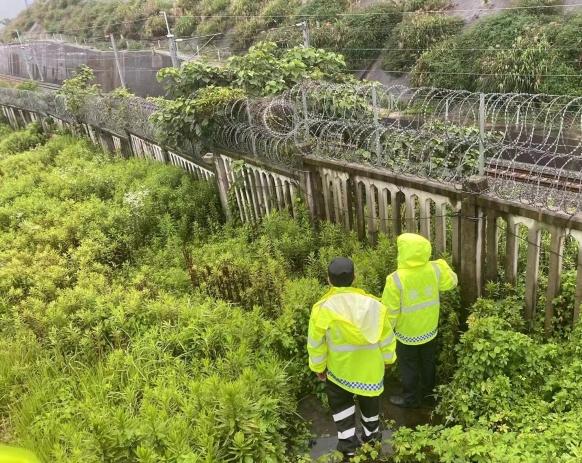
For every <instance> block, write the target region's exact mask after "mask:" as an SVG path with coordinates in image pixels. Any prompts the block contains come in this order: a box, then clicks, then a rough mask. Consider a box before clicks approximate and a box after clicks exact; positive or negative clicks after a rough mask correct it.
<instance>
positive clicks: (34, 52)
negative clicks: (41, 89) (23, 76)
mask: <svg viewBox="0 0 582 463" xmlns="http://www.w3.org/2000/svg"><path fill="white" fill-rule="evenodd" d="M29 47H30V52H31V54H32V60H33V61H34V64H35V66H36V69H37V70H38V75H39V76H40V81H41V82H44V75H43V74H42V69H41V67H40V64H39V63H38V58H37V57H36V51H35V49H34V47H33V46H32V45H29Z"/></svg>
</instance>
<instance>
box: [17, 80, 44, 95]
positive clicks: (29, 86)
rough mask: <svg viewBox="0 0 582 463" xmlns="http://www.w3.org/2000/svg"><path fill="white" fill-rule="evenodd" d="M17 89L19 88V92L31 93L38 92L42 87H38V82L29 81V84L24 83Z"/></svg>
mask: <svg viewBox="0 0 582 463" xmlns="http://www.w3.org/2000/svg"><path fill="white" fill-rule="evenodd" d="M15 88H17V89H18V90H28V91H30V92H37V91H38V90H39V88H40V87H39V85H38V82H35V81H33V80H29V81H27V82H22V83H21V84H18V85H17V86H16V87H15Z"/></svg>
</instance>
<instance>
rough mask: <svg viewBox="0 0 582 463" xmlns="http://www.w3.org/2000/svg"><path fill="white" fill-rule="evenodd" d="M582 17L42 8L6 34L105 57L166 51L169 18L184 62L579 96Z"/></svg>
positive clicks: (126, 5) (468, 4)
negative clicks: (324, 62) (274, 65)
mask: <svg viewBox="0 0 582 463" xmlns="http://www.w3.org/2000/svg"><path fill="white" fill-rule="evenodd" d="M581 6H582V5H581V4H579V3H575V0H566V3H565V4H564V5H562V4H561V3H559V0H489V1H488V2H487V3H486V4H482V0H400V1H398V2H396V1H385V0H384V1H378V0H308V1H306V0H175V1H174V0H103V1H95V0H44V1H42V0H39V1H38V2H37V3H35V4H34V6H33V7H31V8H30V9H29V10H28V11H26V12H23V13H22V14H21V15H20V16H19V17H18V18H16V19H15V20H14V21H12V23H11V24H9V25H8V26H7V28H6V30H5V33H4V40H10V37H11V35H12V34H13V33H14V31H15V30H16V29H18V30H20V31H27V32H29V37H30V38H31V39H32V38H34V37H36V36H37V34H38V33H39V32H41V31H45V32H47V33H57V34H64V35H65V38H66V36H69V37H70V40H75V39H77V40H81V39H84V40H86V41H87V43H97V44H101V46H105V47H109V43H108V41H109V39H108V37H107V34H111V33H113V34H115V35H116V36H117V37H119V43H118V46H119V47H120V48H128V49H131V48H133V49H148V48H151V46H152V45H153V44H158V46H159V47H161V48H162V49H165V47H166V45H165V35H166V33H167V31H166V25H165V21H164V18H163V16H162V15H161V14H160V13H161V12H162V11H164V12H167V14H168V20H169V22H170V27H171V28H172V30H173V32H174V33H175V34H176V36H177V37H179V38H180V42H179V48H180V51H181V52H183V53H185V54H186V55H185V56H187V57H188V56H189V57H194V56H196V55H197V53H198V51H199V50H200V49H203V52H208V51H209V52H208V53H207V56H210V57H213V58H214V59H216V58H217V57H218V59H219V60H220V58H221V57H225V56H232V55H239V54H242V53H244V52H246V51H247V50H248V48H249V47H250V46H252V45H253V44H255V43H256V42H258V41H263V40H270V41H273V42H276V43H277V44H278V45H279V47H280V48H291V47H294V46H297V45H301V44H303V43H304V36H303V30H302V27H301V24H302V23H303V22H306V23H307V24H308V28H309V36H310V45H311V46H314V47H318V48H323V49H326V50H330V51H334V52H337V53H340V54H342V55H344V56H345V58H346V62H347V65H348V69H349V70H350V72H352V73H353V74H355V75H356V76H358V77H365V78H368V79H372V80H379V81H381V82H382V83H384V84H387V85H390V84H394V83H398V84H410V85H414V86H436V87H446V88H458V89H466V90H471V91H481V90H482V91H489V92H497V91H503V92H513V91H515V92H533V93H556V94H574V95H577V94H582V84H581V83H580V82H582V52H581V51H580V50H582V34H581V33H580V31H582V8H580V7H581Z"/></svg>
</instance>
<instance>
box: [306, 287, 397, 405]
mask: <svg viewBox="0 0 582 463" xmlns="http://www.w3.org/2000/svg"><path fill="white" fill-rule="evenodd" d="M307 351H308V353H309V368H310V369H311V370H313V371H314V372H316V373H322V372H324V371H326V370H327V378H328V381H332V382H333V383H335V384H337V385H338V386H340V387H342V388H343V389H345V390H347V391H349V392H352V393H354V394H358V395H363V396H368V397H375V396H378V395H380V394H381V393H382V392H383V391H384V367H385V365H387V364H392V363H394V362H395V361H396V337H395V336H394V332H393V330H392V325H391V323H390V319H389V318H388V316H387V310H386V307H385V306H384V305H383V304H382V303H381V302H380V300H379V299H377V298H375V297H374V296H371V295H369V294H367V293H366V292H365V291H362V290H361V289H357V288H336V287H332V288H331V289H330V290H329V291H328V292H327V294H326V295H325V296H323V298H322V299H321V300H320V301H319V302H317V304H315V305H314V306H313V309H312V311H311V317H310V319H309V333H308V338H307Z"/></svg>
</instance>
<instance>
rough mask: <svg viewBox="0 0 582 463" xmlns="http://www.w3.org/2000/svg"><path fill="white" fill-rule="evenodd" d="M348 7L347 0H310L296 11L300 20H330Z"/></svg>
mask: <svg viewBox="0 0 582 463" xmlns="http://www.w3.org/2000/svg"><path fill="white" fill-rule="evenodd" d="M348 7H349V1H348V0H312V1H310V2H308V3H306V4H305V5H304V6H303V7H301V9H300V10H299V11H298V13H297V16H298V18H299V19H301V20H309V21H330V20H333V19H336V18H337V15H338V14H340V13H343V12H344V11H346V10H347V8H348Z"/></svg>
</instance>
